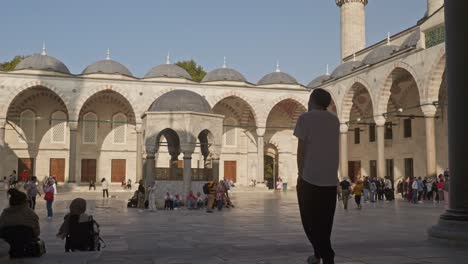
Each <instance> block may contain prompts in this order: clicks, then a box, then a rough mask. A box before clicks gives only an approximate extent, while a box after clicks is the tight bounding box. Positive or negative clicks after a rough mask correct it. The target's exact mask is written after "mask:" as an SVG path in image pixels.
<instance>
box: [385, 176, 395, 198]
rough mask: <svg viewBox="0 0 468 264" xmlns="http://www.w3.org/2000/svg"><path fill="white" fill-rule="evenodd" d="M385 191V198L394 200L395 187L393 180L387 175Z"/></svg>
mask: <svg viewBox="0 0 468 264" xmlns="http://www.w3.org/2000/svg"><path fill="white" fill-rule="evenodd" d="M384 193H385V199H386V200H387V201H388V202H389V201H393V188H392V180H390V177H388V176H386V177H385V180H384Z"/></svg>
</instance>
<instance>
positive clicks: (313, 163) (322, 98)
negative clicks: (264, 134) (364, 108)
mask: <svg viewBox="0 0 468 264" xmlns="http://www.w3.org/2000/svg"><path fill="white" fill-rule="evenodd" d="M330 103H331V96H330V94H329V93H328V92H327V91H325V90H323V89H315V90H314V91H313V92H312V94H311V95H310V99H309V111H308V112H307V113H304V114H302V115H301V116H300V117H299V119H298V121H297V124H296V128H295V130H294V135H295V136H296V137H297V138H298V139H299V143H298V148H297V166H298V172H299V175H298V180H297V197H298V202H299V210H300V213H301V220H302V225H303V227H304V231H305V233H306V235H307V238H308V239H309V241H310V243H311V244H312V246H313V248H314V256H310V257H309V258H308V259H307V263H320V259H322V261H323V262H322V263H324V264H330V263H335V262H334V258H335V252H334V251H333V249H332V246H331V241H330V237H331V232H332V227H333V218H334V215H335V208H336V195H337V185H338V163H339V136H340V122H339V120H338V118H337V117H336V115H335V114H333V113H331V112H329V111H327V107H328V106H329V105H330Z"/></svg>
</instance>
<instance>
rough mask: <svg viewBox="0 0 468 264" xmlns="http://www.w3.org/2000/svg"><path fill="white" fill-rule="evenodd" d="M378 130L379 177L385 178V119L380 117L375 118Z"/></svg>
mask: <svg viewBox="0 0 468 264" xmlns="http://www.w3.org/2000/svg"><path fill="white" fill-rule="evenodd" d="M375 127H376V130H377V177H379V178H384V177H385V176H387V175H386V174H387V173H386V168H385V167H386V166H385V118H384V117H383V116H379V117H376V118H375Z"/></svg>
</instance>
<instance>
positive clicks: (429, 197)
mask: <svg viewBox="0 0 468 264" xmlns="http://www.w3.org/2000/svg"><path fill="white" fill-rule="evenodd" d="M432 184H433V183H432V181H431V179H430V178H428V179H427V180H426V199H427V200H428V201H432V199H433V196H432V186H433V185H432Z"/></svg>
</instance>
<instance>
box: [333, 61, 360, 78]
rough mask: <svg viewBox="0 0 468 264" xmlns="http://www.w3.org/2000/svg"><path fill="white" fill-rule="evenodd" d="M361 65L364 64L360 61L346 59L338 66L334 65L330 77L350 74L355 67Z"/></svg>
mask: <svg viewBox="0 0 468 264" xmlns="http://www.w3.org/2000/svg"><path fill="white" fill-rule="evenodd" d="M363 65H364V64H363V63H362V62H360V61H347V62H345V63H342V64H340V65H339V66H338V67H336V68H335V70H333V72H332V74H331V75H330V76H331V78H340V77H343V76H345V75H348V74H350V73H351V72H353V71H354V70H355V69H357V68H359V67H361V66H363Z"/></svg>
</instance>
